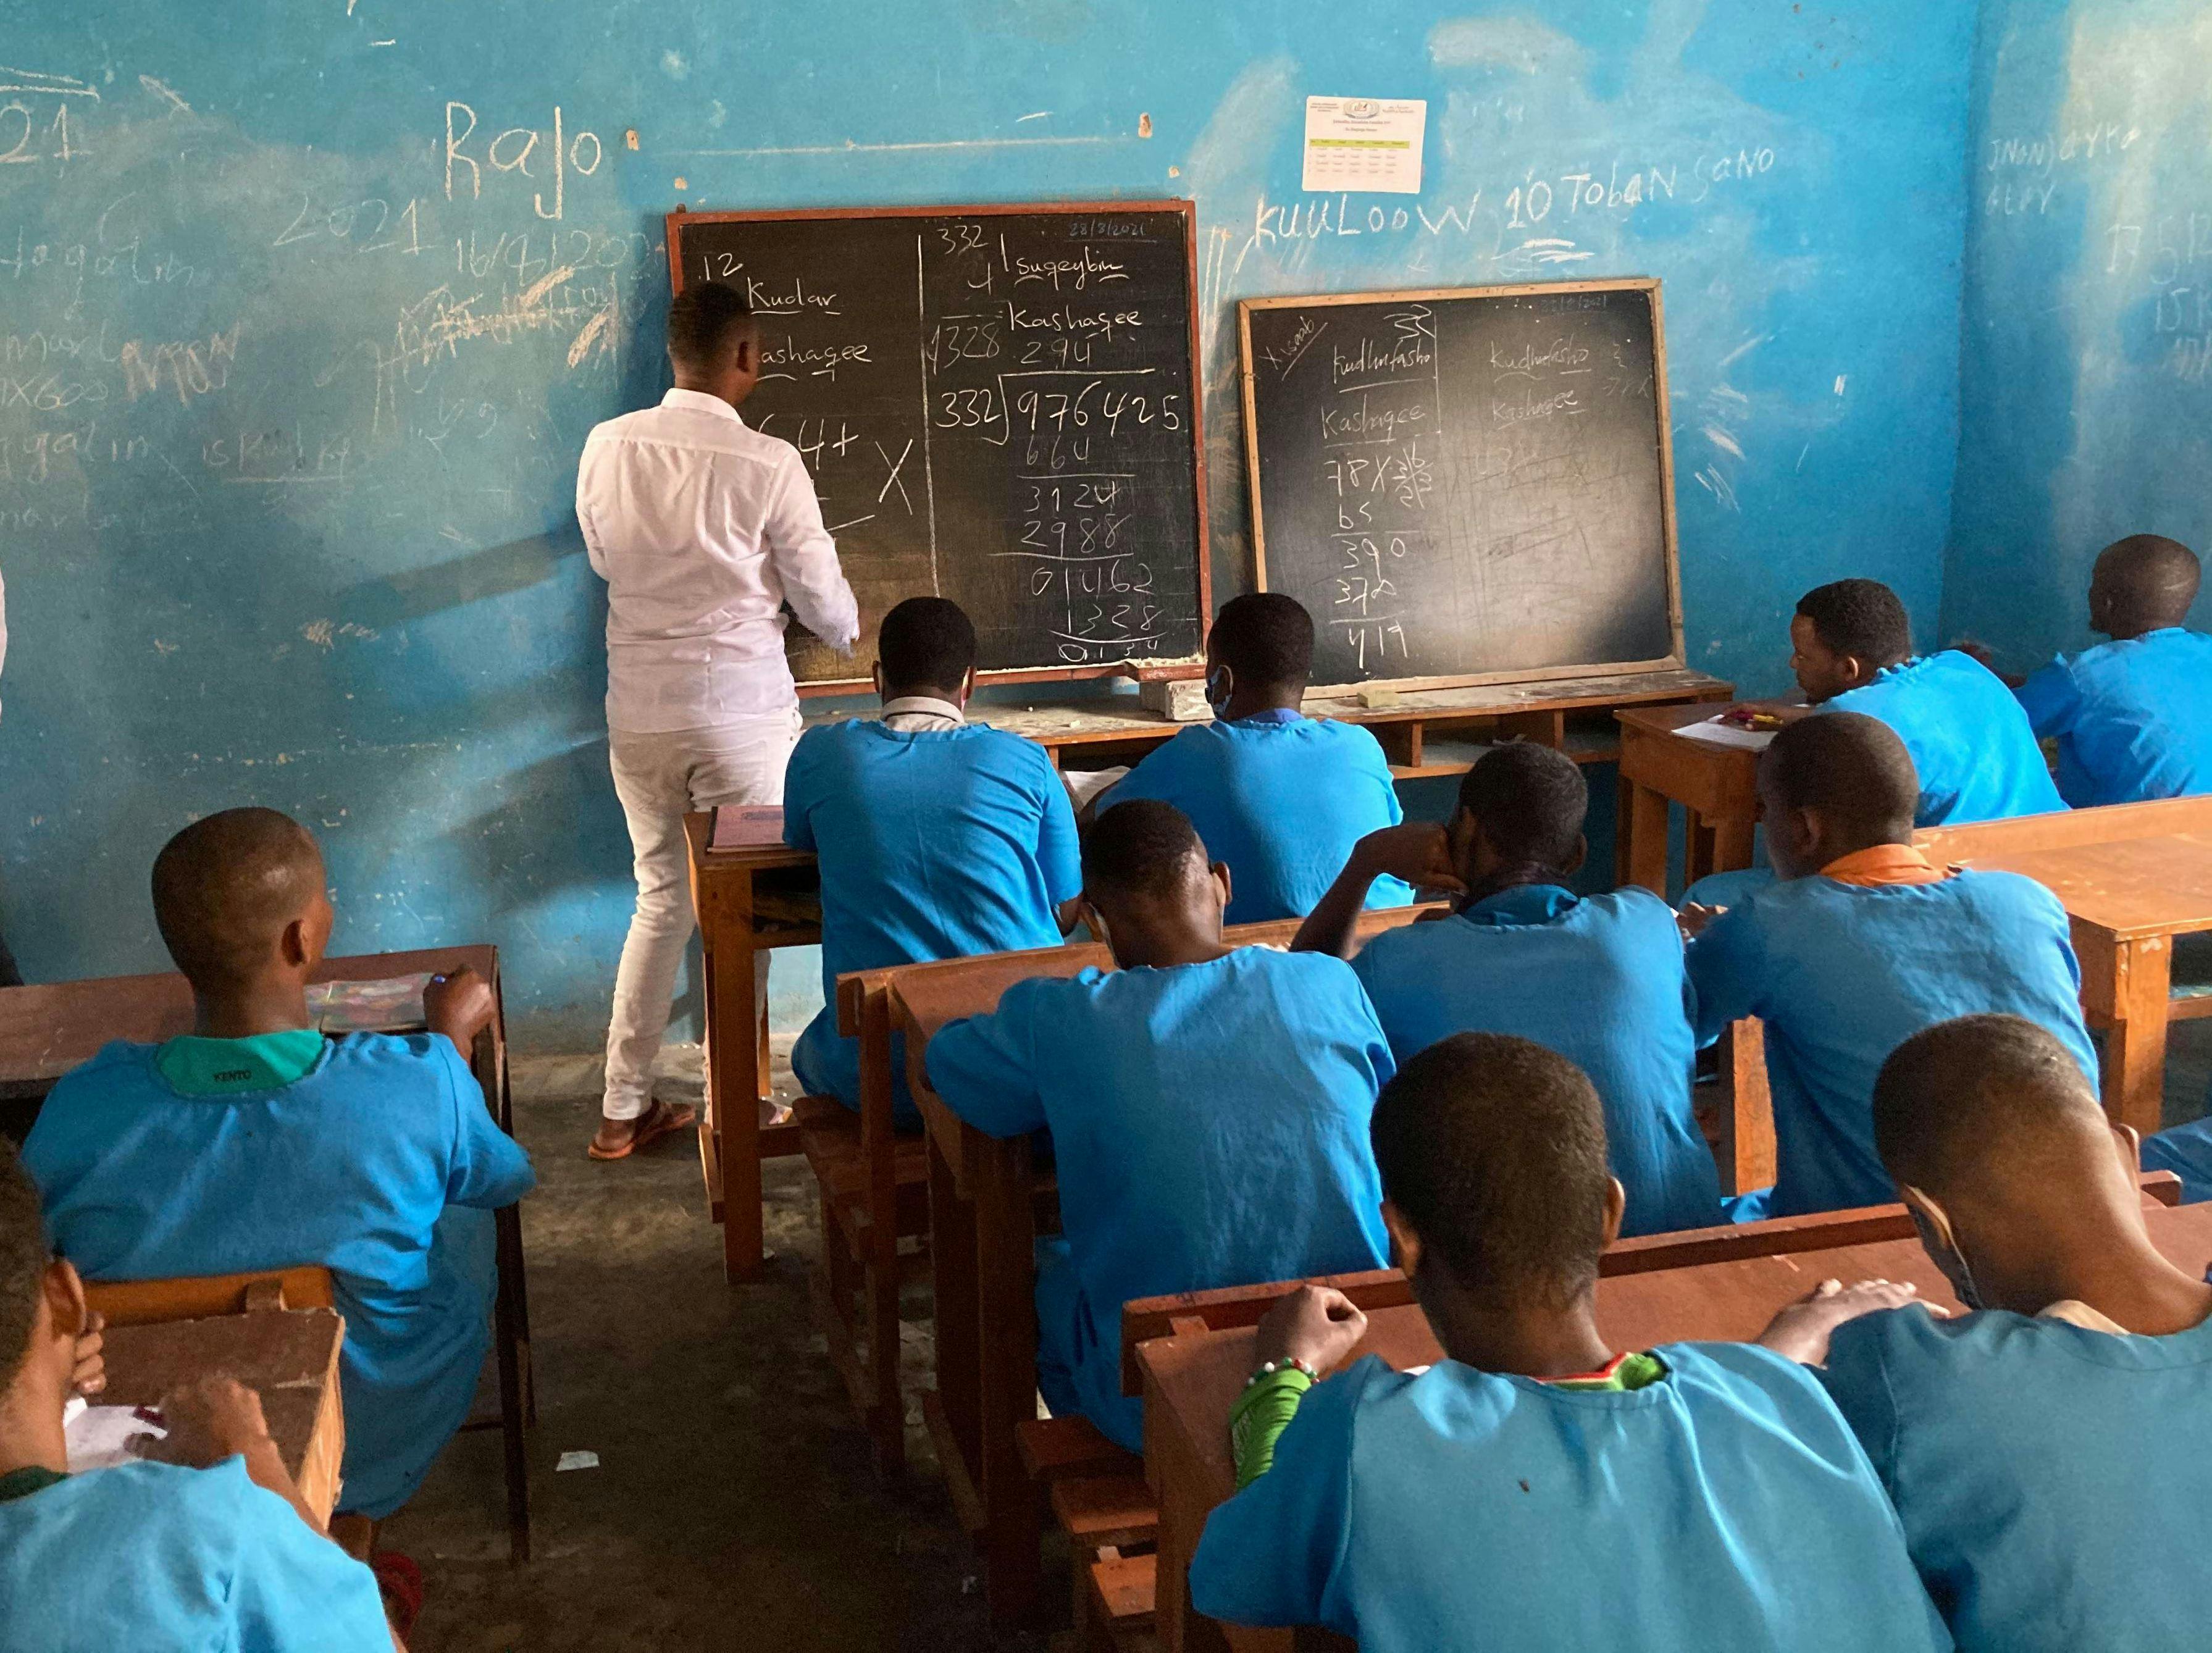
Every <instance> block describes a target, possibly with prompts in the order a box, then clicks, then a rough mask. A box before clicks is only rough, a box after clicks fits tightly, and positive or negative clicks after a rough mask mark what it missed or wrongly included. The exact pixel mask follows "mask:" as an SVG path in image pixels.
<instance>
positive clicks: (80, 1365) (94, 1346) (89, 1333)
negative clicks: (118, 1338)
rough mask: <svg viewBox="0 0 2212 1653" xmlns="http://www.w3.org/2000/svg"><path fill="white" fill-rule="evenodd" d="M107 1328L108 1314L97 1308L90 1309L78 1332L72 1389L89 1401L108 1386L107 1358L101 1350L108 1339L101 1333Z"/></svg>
mask: <svg viewBox="0 0 2212 1653" xmlns="http://www.w3.org/2000/svg"><path fill="white" fill-rule="evenodd" d="M106 1329H107V1316H106V1315H103V1314H101V1313H100V1310H97V1309H92V1310H86V1312H85V1316H84V1328H83V1329H82V1331H80V1332H78V1333H77V1334H76V1370H74V1371H72V1372H71V1373H70V1392H71V1393H72V1394H75V1395H82V1396H84V1398H85V1399H86V1400H88V1401H89V1400H90V1399H92V1397H93V1396H94V1395H97V1394H99V1393H100V1390H102V1389H106V1387H107V1358H106V1356H105V1355H104V1354H102V1353H101V1352H100V1350H101V1347H102V1346H103V1345H104V1344H105V1342H106V1339H104V1338H103V1337H101V1335H100V1334H101V1333H102V1332H104V1331H106Z"/></svg>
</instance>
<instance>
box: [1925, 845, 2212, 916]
mask: <svg viewBox="0 0 2212 1653" xmlns="http://www.w3.org/2000/svg"><path fill="white" fill-rule="evenodd" d="M1967 865H1969V866H1973V867H1975V868H1977V869H1978V870H1980V871H1982V872H2018V873H2021V874H2022V875H2024V876H2026V877H2027V878H2033V879H2034V880H2035V881H2036V882H2037V883H2038V884H2041V885H2043V886H2044V887H2045V889H2047V890H2050V891H2051V894H2053V895H2055V896H2057V897H2058V900H2059V902H2060V904H2061V905H2063V907H2064V908H2065V909H2066V914H2067V916H2068V917H2069V918H2071V919H2074V920H2075V921H2078V922H2081V923H2086V924H2093V925H2095V926H2096V927H2098V928H2099V929H2100V930H2103V931H2106V932H2107V933H2110V934H2112V936H2114V937H2115V938H2117V939H2121V940H2136V939H2141V938H2142V937H2144V936H2153V935H2184V934H2189V933H2194V932H2196V931H2199V930H2212V830H2207V831H2197V832H2184V833H2176V834H2172V835H2171V836H2163V837H2154V838H2130V839H2126V840H2124V841H2122V842H2116V843H2090V844H2075V845H2071V846H2069V847H2066V848H2056V849H2035V850H2027V851H2023V852H2018V853H2015V854H2002V853H2000V854H1990V855H1977V856H1974V857H1972V859H1971V860H1969V861H1968V862H1967Z"/></svg>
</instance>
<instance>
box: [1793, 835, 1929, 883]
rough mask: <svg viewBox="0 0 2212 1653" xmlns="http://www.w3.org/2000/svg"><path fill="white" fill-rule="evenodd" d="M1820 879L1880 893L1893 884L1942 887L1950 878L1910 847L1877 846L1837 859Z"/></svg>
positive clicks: (1823, 869)
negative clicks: (1945, 880) (1879, 891)
mask: <svg viewBox="0 0 2212 1653" xmlns="http://www.w3.org/2000/svg"><path fill="white" fill-rule="evenodd" d="M1820 876H1821V877H1822V878H1831V879H1833V880H1834V881H1835V882H1836V883H1838V884H1850V885H1853V886H1854V887H1856V888H1858V889H1862V890H1881V889H1886V888H1887V887H1889V886H1891V885H1893V884H1941V883H1942V882H1943V880H1944V879H1946V878H1949V877H1950V876H1951V875H1950V873H1948V872H1945V871H1944V870H1943V869H1942V868H1941V867H1939V866H1935V865H1934V864H1933V863H1931V862H1930V861H1929V859H1928V858H1927V857H1926V856H1925V855H1923V854H1921V853H1920V852H1919V851H1918V850H1917V849H1915V848H1913V847H1912V846H1911V844H1875V846H1873V847H1872V848H1869V849H1860V850H1855V851H1853V852H1852V853H1851V854H1848V855H1840V856H1838V857H1837V858H1836V859H1835V860H1832V861H1830V862H1829V863H1828V864H1827V865H1826V866H1824V867H1822V868H1821V869H1820Z"/></svg>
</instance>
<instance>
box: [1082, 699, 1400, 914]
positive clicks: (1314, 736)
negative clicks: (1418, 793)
mask: <svg viewBox="0 0 2212 1653" xmlns="http://www.w3.org/2000/svg"><path fill="white" fill-rule="evenodd" d="M1133 798H1155V799H1159V800H1160V801H1161V802H1163V803H1168V804H1173V805H1175V806H1176V808H1177V809H1179V810H1181V811H1182V812H1183V813H1184V814H1185V815H1188V817H1190V823H1191V825H1193V826H1194V827H1195V828H1197V829H1198V836H1200V838H1201V839H1203V840H1204V841H1205V843H1206V854H1208V855H1209V856H1211V857H1212V859H1213V860H1217V861H1225V862H1227V863H1228V865H1229V874H1230V902H1229V912H1228V915H1227V921H1228V922H1229V923H1231V924H1257V923H1261V922H1262V921H1266V920H1268V919H1281V918H1304V916H1305V915H1307V914H1308V913H1310V912H1311V911H1313V909H1314V907H1315V905H1316V903H1317V902H1319V901H1320V900H1321V898H1322V896H1324V895H1326V894H1328V887H1329V885H1331V884H1334V883H1335V882H1336V876H1337V874H1338V873H1340V872H1343V871H1344V864H1345V862H1346V860H1350V859H1351V856H1352V845H1354V844H1356V843H1358V842H1359V841H1360V840H1361V839H1362V838H1364V837H1365V836H1367V835H1368V834H1369V833H1370V832H1374V831H1377V830H1380V829H1382V828H1383V827H1387V826H1395V825H1397V824H1398V823H1399V822H1401V821H1402V820H1403V819H1405V811H1402V810H1401V809H1400V807H1399V806H1398V793H1397V791H1396V789H1395V787H1393V786H1392V785H1391V783H1390V765H1389V760H1387V759H1386V758H1385V757H1383V748H1382V746H1381V745H1380V744H1378V743H1377V742H1376V738H1375V737H1374V736H1373V735H1371V734H1370V733H1368V732H1367V731H1366V730H1364V729H1363V728H1361V727H1360V726H1358V724H1356V723H1332V722H1329V721H1328V720H1323V719H1319V718H1310V717H1304V716H1301V715H1300V714H1298V713H1297V712H1294V711H1291V710H1290V709H1289V708H1280V709H1279V710H1276V711H1272V712H1262V713H1261V714H1259V715H1257V716H1256V717H1249V718H1239V719H1237V721H1236V722H1234V723H1219V722H1216V723H1198V724H1193V725H1192V726H1190V727H1189V728H1188V729H1185V730H1184V731H1183V732H1182V733H1181V734H1179V735H1177V736H1176V738H1174V739H1173V740H1170V741H1169V742H1168V743H1167V744H1165V745H1163V746H1157V747H1155V748H1153V749H1152V751H1150V752H1149V753H1147V754H1146V757H1145V758H1144V761H1143V762H1142V763H1139V764H1138V765H1137V766H1136V768H1134V769H1131V770H1130V771H1129V773H1128V774H1127V775H1125V776H1123V777H1122V779H1121V780H1120V781H1117V782H1115V787H1114V790H1113V791H1112V792H1111V793H1109V794H1108V795H1107V798H1106V799H1105V803H1106V804H1107V805H1108V806H1109V807H1110V806H1111V805H1115V804H1121V803H1126V802H1127V801H1128V800H1129V799H1133ZM1411 900H1413V891H1412V890H1409V889H1407V887H1406V885H1404V884H1401V883H1400V882H1399V881H1398V880H1397V879H1395V878H1377V879H1376V881H1375V883H1374V884H1373V885H1372V886H1371V887H1370V889H1369V890H1368V892H1367V904H1368V905H1369V906H1370V907H1403V906H1405V905H1406V904H1407V902H1410V901H1411Z"/></svg>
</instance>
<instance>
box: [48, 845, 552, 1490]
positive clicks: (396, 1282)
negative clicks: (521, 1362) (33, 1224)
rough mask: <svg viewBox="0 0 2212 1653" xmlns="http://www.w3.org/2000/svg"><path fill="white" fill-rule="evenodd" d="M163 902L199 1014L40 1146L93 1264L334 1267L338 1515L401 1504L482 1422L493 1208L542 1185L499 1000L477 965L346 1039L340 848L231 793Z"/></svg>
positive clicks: (95, 1064) (77, 1076)
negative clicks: (334, 983)
mask: <svg viewBox="0 0 2212 1653" xmlns="http://www.w3.org/2000/svg"><path fill="white" fill-rule="evenodd" d="M153 895H154V916H155V921H156V922H157V923H158V924H159V926H160V927H161V939H163V940H164V941H165V942H166V943H167V945H168V948H169V953H170V956H171V957H173V958H174V959H175V960H176V963H177V968H178V969H179V970H181V971H183V972H184V975H185V979H186V980H188V981H190V982H191V987H192V1000H193V1006H194V1015H195V1024H196V1030H195V1031H194V1032H193V1033H191V1034H189V1035H186V1036H183V1037H181V1038H176V1039H172V1040H169V1041H168V1042H166V1043H163V1044H158V1045H143V1044H131V1043H125V1042H116V1043H113V1044H111V1045H109V1046H107V1047H106V1048H105V1049H103V1050H102V1051H100V1054H98V1055H97V1056H95V1057H94V1058H93V1059H92V1060H90V1061H88V1062H87V1063H86V1064H85V1065H84V1066H82V1067H79V1068H77V1069H76V1070H75V1071H73V1072H71V1073H69V1074H67V1075H65V1076H64V1078H63V1079H62V1080H61V1082H60V1083H59V1084H58V1085H55V1087H54V1089H53V1092H52V1095H51V1096H49V1097H47V1098H46V1105H45V1106H44V1108H42V1109H40V1114H39V1119H38V1123H37V1124H36V1125H35V1126H34V1127H33V1128H32V1131H31V1133H30V1136H29V1138H28V1139H27V1141H26V1143H25V1144H24V1148H23V1158H24V1163H25V1164H27V1166H28V1167H29V1169H30V1171H31V1174H32V1176H34V1177H35V1178H36V1179H37V1180H38V1182H39V1185H40V1188H41V1190H42V1191H43V1193H44V1194H45V1197H46V1215H47V1220H48V1221H49V1223H50V1224H51V1225H52V1231H53V1235H54V1237H55V1240H56V1241H57V1243H58V1244H59V1245H60V1246H61V1248H62V1249H63V1250H64V1252H65V1253H66V1254H67V1255H68V1256H69V1257H70V1260H71V1261H74V1262H75V1263H76V1266H77V1267H79V1268H81V1269H82V1270H83V1271H84V1273H85V1275H86V1277H87V1278H88V1279H100V1280H110V1279H117V1280H128V1279H165V1278H167V1277H169V1276H173V1275H180V1274H228V1273H240V1272H243V1271H246V1270H252V1269H264V1268H282V1267H289V1266H292V1265H294V1264H299V1263H320V1264H323V1265H324V1266H325V1267H328V1268H329V1269H330V1270H331V1274H332V1276H333V1278H334V1279H335V1283H336V1289H337V1306H338V1310H339V1312H340V1313H342V1314H343V1316H345V1322H346V1335H345V1343H344V1346H343V1350H342V1351H341V1352H340V1356H339V1371H340V1377H341V1383H340V1392H341V1393H342V1395H343V1397H344V1401H345V1425H346V1431H345V1433H346V1442H345V1463H344V1483H345V1484H344V1490H343V1493H342V1494H341V1499H340V1508H339V1513H340V1514H341V1515H342V1516H344V1515H350V1516H358V1517H362V1518H363V1519H364V1520H366V1521H376V1520H380V1519H381V1518H383V1517H384V1516H388V1515H390V1514H391V1513H392V1511H393V1510H397V1509H398V1507H399V1506H400V1505H401V1504H404V1503H405V1502H406V1501H407V1499H408V1498H409V1497H410V1495H412V1493H413V1492H414V1491H415V1489H416V1486H419V1485H420V1484H421V1483H422V1477H423V1476H424V1475H425V1474H428V1471H429V1468H430V1465H431V1462H432V1461H433V1460H434V1459H435V1458H436V1456H437V1455H438V1453H439V1451H440V1450H441V1449H442V1448H443V1447H444V1445H445V1443H446V1442H447V1440H448V1439H449V1438H450V1437H452V1435H453V1431H455V1430H457V1429H459V1427H460V1425H461V1424H462V1422H463V1421H464V1419H465V1418H466V1417H467V1415H468V1411H469V1407H470V1405H471V1401H473V1399H474V1397H475V1395H476V1387H477V1371H478V1369H479V1368H480V1367H481V1366H482V1365H483V1357H484V1353H485V1351H486V1349H487V1347H488V1346H489V1338H490V1334H489V1327H488V1320H489V1310H490V1302H491V1296H492V1291H493V1285H494V1256H493V1249H492V1246H491V1244H490V1238H491V1235H490V1217H489V1213H490V1212H492V1211H493V1210H494V1209H495V1208H497V1207H499V1206H506V1205H511V1204H513V1202H514V1201H515V1200H519V1199H520V1198H521V1197H522V1196H523V1195H524V1194H526V1193H528V1192H529V1190H530V1189H531V1188H532V1187H533V1186H534V1185H535V1182H536V1180H537V1179H536V1176H535V1174H534V1173H533V1172H532V1170H531V1167H530V1161H529V1159H528V1158H526V1156H525V1155H524V1153H523V1152H522V1150H521V1149H520V1147H518V1146H515V1144H514V1142H513V1139H510V1138H509V1137H508V1136H507V1134H506V1133H504V1132H502V1131H501V1129H500V1128H499V1127H498V1125H497V1124H496V1123H495V1122H494V1121H493V1119H492V1116H491V1114H490V1112H489V1109H486V1107H485V1106H484V1098H483V1091H482V1090H481V1089H480V1088H479V1087H478V1085H477V1081H476V1078H475V1076H474V1075H473V1074H472V1073H470V1071H469V1067H468V1063H467V1062H466V1061H465V1060H464V1059H463V1057H462V1054H461V1052H462V1051H463V1050H464V1049H465V1048H468V1047H469V1046H470V1045H471V1043H472V1042H474V1039H475V1036H476V1034H477V1030H480V1029H481V1028H483V1026H484V1025H485V1024H486V1023H487V1022H488V1021H489V1018H490V1016H491V1012H492V997H491V990H490V988H489V987H488V986H487V985H486V984H485V983H484V981H483V980H482V979H481V978H479V977H477V975H475V974H474V972H472V971H468V970H462V971H459V972H457V973H455V974H454V975H452V976H450V977H447V978H443V979H441V980H439V981H433V982H432V983H431V985H430V988H429V989H428V991H427V992H426V993H425V994H424V995H423V1010H424V1012H425V1014H426V1017H427V1019H428V1024H429V1030H428V1032H424V1033H417V1034H411V1035H407V1036H392V1035H385V1034H374V1033H356V1034H349V1035H347V1036H345V1037H343V1038H341V1039H325V1037H324V1036H323V1035H322V1034H321V1033H319V1031H317V1030H316V1029H315V1027H314V1026H313V1021H312V1019H311V1018H310V1016H309V1014H308V1011H307V981H308V979H309V977H310V976H311V975H313V973H314V970H315V967H316V966H317V965H318V964H319V963H320V962H321V960H322V957H323V951H324V948H325V946H326V945H327V944H328V942H329V940H330V935H331V924H332V912H331V902H330V897H329V896H328V895H327V893H326V892H325V873H324V868H323V858H322V854H321V853H320V851H319V849H318V848H316V845H315V841H314V839H313V837H311V836H309V835H308V834H307V830H305V829H304V828H302V827H301V826H300V825H299V824H298V823H296V822H294V821H292V820H291V819H289V817H286V816H283V815H281V814H279V813H277V812H276V811H274V810H266V809H237V810H225V811H222V812H221V813H219V814H216V815H210V816H209V817H207V818H206V819H204V820H203V821H199V822H197V823H194V824H193V825H191V826H189V827H187V828H185V830H184V831H182V832H180V833H179V834H178V835H177V836H175V837H174V838H173V839H171V840H170V841H169V842H168V844H167V846H166V847H165V848H163V849H162V851H161V854H160V856H159V857H158V858H157V859H156V860H155V863H154V878H153Z"/></svg>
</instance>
